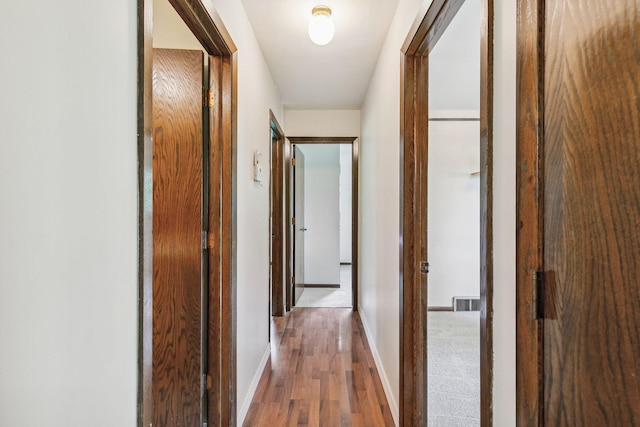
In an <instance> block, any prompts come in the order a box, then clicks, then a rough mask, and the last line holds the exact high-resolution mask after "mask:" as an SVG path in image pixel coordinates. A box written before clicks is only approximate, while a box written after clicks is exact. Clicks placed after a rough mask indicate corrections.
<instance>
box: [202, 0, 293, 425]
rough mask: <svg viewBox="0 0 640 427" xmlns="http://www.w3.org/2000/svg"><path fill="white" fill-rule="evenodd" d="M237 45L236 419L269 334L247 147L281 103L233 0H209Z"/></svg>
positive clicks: (263, 206)
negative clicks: (270, 112)
mask: <svg viewBox="0 0 640 427" xmlns="http://www.w3.org/2000/svg"><path fill="white" fill-rule="evenodd" d="M212 3H213V5H214V6H215V8H216V9H217V11H218V14H219V15H220V17H221V18H222V21H223V22H224V25H225V26H226V27H227V30H228V31H229V34H230V35H231V38H232V39H233V42H234V43H235V44H236V46H237V48H238V54H237V55H238V139H237V141H238V172H237V173H238V188H237V191H238V193H237V194H238V201H237V209H238V211H237V212H238V216H237V221H238V222H237V228H236V231H237V284H238V295H237V309H238V311H237V316H238V329H237V337H236V338H237V344H238V348H237V351H238V353H237V360H236V365H237V402H238V420H239V423H241V422H242V420H243V419H244V416H245V415H246V411H247V410H248V405H249V403H250V400H251V398H252V397H253V387H255V386H256V385H257V381H258V380H259V376H260V374H261V373H262V364H263V363H264V361H265V359H264V356H265V351H267V350H268V337H269V321H270V319H269V307H268V301H269V242H270V235H269V183H268V181H266V180H265V181H263V185H260V184H259V183H257V182H255V181H253V178H252V168H253V153H254V151H255V150H260V151H261V152H262V153H268V152H269V150H270V142H271V140H270V133H269V132H270V131H269V109H271V110H273V113H274V114H275V116H276V118H277V119H278V122H279V123H280V125H281V126H284V120H283V118H284V115H283V111H282V103H281V101H280V96H279V94H278V90H277V88H276V86H275V84H274V82H273V78H272V77H271V73H270V72H269V69H268V68H267V64H266V63H265V61H264V57H263V56H262V51H261V50H260V47H259V45H258V42H257V41H256V39H255V36H254V34H253V30H252V29H251V26H250V25H249V21H248V19H247V16H246V13H245V11H244V7H243V6H242V3H241V2H239V1H238V0H212Z"/></svg>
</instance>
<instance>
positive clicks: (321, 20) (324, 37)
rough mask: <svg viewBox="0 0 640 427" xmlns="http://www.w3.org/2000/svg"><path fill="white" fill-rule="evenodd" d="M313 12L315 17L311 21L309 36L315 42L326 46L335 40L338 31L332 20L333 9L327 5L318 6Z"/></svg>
mask: <svg viewBox="0 0 640 427" xmlns="http://www.w3.org/2000/svg"><path fill="white" fill-rule="evenodd" d="M311 14H312V15H313V17H312V18H311V21H310V22H309V37H310V38H311V41H312V42H314V43H315V44H317V45H320V46H324V45H325V44H328V43H329V42H330V41H331V40H333V35H334V34H335V32H336V29H335V27H334V25H333V21H332V20H331V9H329V8H328V7H327V6H316V7H314V8H313V11H312V12H311Z"/></svg>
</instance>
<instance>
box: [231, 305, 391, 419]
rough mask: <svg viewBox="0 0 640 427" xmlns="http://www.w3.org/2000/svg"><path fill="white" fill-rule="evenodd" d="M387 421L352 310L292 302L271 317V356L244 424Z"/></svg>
mask: <svg viewBox="0 0 640 427" xmlns="http://www.w3.org/2000/svg"><path fill="white" fill-rule="evenodd" d="M285 425H287V426H298V425H305V426H307V425H308V426H337V425H346V426H391V425H393V419H392V417H391V411H390V410H389V405H388V403H387V399H386V397H385V394H384V391H383V389H382V383H381V382H380V378H379V376H378V371H377V369H376V366H375V364H374V361H373V357H372V355H371V350H370V348H369V344H368V343H367V339H366V337H365V334H364V330H363V328H362V323H361V321H360V317H359V315H358V313H356V312H353V311H352V310H350V309H344V308H297V309H294V310H293V311H292V312H291V313H289V314H287V315H286V316H284V317H275V318H274V319H273V322H272V342H271V358H270V360H269V361H268V362H267V365H266V367H265V370H264V372H263V374H262V378H261V379H260V383H259V385H258V388H257V390H256V393H255V395H254V397H253V400H252V403H251V406H250V408H249V413H248V414H247V418H246V420H245V422H244V426H247V427H249V426H270V427H275V426H285Z"/></svg>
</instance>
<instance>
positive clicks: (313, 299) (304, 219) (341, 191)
mask: <svg viewBox="0 0 640 427" xmlns="http://www.w3.org/2000/svg"><path fill="white" fill-rule="evenodd" d="M351 151H352V148H351V145H350V144H295V145H293V148H292V153H293V157H292V171H291V176H292V186H291V191H290V194H291V196H292V203H291V207H292V213H291V215H292V220H291V223H292V224H291V226H292V229H293V239H292V246H293V279H292V283H293V300H292V304H293V305H294V306H295V307H331V308H352V306H353V304H352V286H351V285H352V283H351V282H352V280H351V276H352V265H351V261H352V253H351V246H352V244H351V243H352V242H351V239H352V236H351V227H352V222H353V218H352V215H351V212H352V198H351V193H352V185H351V181H352V174H351V169H352V153H351Z"/></svg>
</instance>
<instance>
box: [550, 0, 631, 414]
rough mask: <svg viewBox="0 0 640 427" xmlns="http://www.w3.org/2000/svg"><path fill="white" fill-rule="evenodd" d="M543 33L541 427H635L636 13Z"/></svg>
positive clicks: (564, 9)
mask: <svg viewBox="0 0 640 427" xmlns="http://www.w3.org/2000/svg"><path fill="white" fill-rule="evenodd" d="M544 28H545V34H544V43H545V64H544V73H545V74H544V93H545V99H544V140H543V148H542V149H543V150H544V169H543V177H544V187H543V188H544V193H543V194H544V199H543V200H544V202H543V203H544V217H543V219H544V230H543V236H544V256H543V262H544V266H543V268H544V270H545V272H546V274H545V283H544V289H545V301H544V314H545V320H544V323H545V331H544V341H545V342H544V365H545V373H544V384H545V400H544V412H545V414H544V423H545V425H553V426H563V425H567V426H573V425H593V426H596V425H597V426H623V425H624V426H634V425H640V404H639V402H640V372H639V366H640V364H639V363H638V350H639V349H640V310H638V304H639V303H640V287H639V286H638V277H640V256H639V254H640V172H639V169H638V165H640V108H639V107H640V105H639V104H638V100H639V99H640V51H639V50H638V49H639V47H640V4H639V3H638V1H637V0H616V1H615V2H601V1H598V0H554V1H548V2H546V7H545V25H544Z"/></svg>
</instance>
